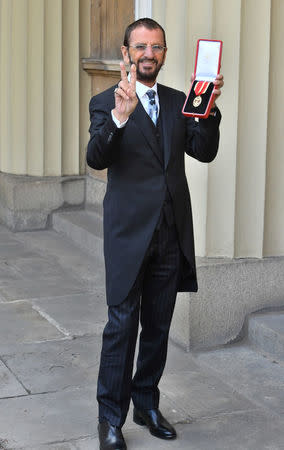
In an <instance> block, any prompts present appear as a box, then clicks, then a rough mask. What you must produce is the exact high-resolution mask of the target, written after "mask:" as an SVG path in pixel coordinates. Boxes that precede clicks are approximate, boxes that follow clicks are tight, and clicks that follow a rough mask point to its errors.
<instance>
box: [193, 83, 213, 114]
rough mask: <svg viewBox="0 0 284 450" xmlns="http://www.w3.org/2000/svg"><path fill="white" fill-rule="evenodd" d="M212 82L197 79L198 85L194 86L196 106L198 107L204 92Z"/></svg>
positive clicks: (194, 102) (194, 103)
mask: <svg viewBox="0 0 284 450" xmlns="http://www.w3.org/2000/svg"><path fill="white" fill-rule="evenodd" d="M209 84H210V81H197V83H196V85H195V86H194V92H195V94H196V97H195V98H194V100H193V102H192V104H193V106H194V107H195V108H197V107H198V106H199V105H201V103H202V97H201V95H202V94H205V92H206V91H207V89H208V86H209Z"/></svg>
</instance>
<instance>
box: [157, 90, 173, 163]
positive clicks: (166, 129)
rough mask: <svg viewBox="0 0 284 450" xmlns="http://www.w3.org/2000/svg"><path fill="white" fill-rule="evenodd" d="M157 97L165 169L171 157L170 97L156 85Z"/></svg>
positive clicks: (171, 118)
mask: <svg viewBox="0 0 284 450" xmlns="http://www.w3.org/2000/svg"><path fill="white" fill-rule="evenodd" d="M158 95H159V103H160V111H161V112H162V113H161V126H162V135H163V144H164V145H163V146H164V160H165V169H166V168H167V166H168V163H169V160H170V156H171V140H172V129H173V123H174V121H173V117H172V115H171V104H170V96H169V95H167V88H166V87H165V86H162V85H160V84H158Z"/></svg>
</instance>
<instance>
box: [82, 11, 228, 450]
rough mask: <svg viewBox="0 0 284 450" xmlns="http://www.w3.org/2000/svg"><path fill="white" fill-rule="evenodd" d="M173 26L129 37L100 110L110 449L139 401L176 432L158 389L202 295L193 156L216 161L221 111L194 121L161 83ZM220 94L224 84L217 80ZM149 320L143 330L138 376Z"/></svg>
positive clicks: (179, 95)
mask: <svg viewBox="0 0 284 450" xmlns="http://www.w3.org/2000/svg"><path fill="white" fill-rule="evenodd" d="M166 52H167V48H166V38H165V32H164V30H163V28H162V27H161V26H160V25H159V24H158V23H157V22H155V21H153V20H152V19H140V20H138V21H136V22H134V23H133V24H131V25H130V26H129V27H128V28H127V29H126V32H125V39H124V45H123V46H122V55H123V60H124V63H125V64H130V66H131V67H130V73H129V75H128V76H127V74H126V70H125V66H124V64H123V63H121V81H120V82H119V83H118V85H117V86H114V87H112V88H110V89H108V90H107V91H105V92H103V93H101V94H99V95H97V96H95V97H93V98H92V99H91V102H90V117H91V126H90V135H91V136H90V141H89V144H88V151H87V162H88V164H89V166H91V167H93V168H95V169H104V168H106V167H107V168H108V184H107V192H106V196H105V199H104V254H105V265H106V293H107V303H108V306H109V320H108V323H107V325H106V327H105V330H104V333H103V345H102V353H101V363H100V371H99V378H98V392H97V398H98V402H99V439H100V449H101V450H109V449H115V450H118V449H126V444H125V441H124V438H123V435H122V432H121V427H122V425H123V424H124V422H125V419H126V415H127V412H128V408H129V402H130V399H131V398H132V401H133V403H134V417H133V419H134V421H135V422H136V423H137V424H139V425H146V426H147V427H148V428H149V430H150V432H151V433H152V434H153V435H154V436H156V437H159V438H162V439H174V438H175V437H176V432H175V429H174V428H173V427H172V426H171V425H170V424H169V423H168V421H167V420H166V419H165V418H164V417H163V416H162V414H161V412H160V410H159V389H158V383H159V380H160V378H161V376H162V373H163V369H164V366H165V363H166V355H167V344H168V334H169V327H170V323H171V319H172V314H173V310H174V305H175V300H176V295H177V292H178V291H196V290H197V280H196V268H195V254H194V240H193V227H192V215H191V205H190V196H189V191H188V186H187V180H186V175H185V167H184V153H185V152H186V153H187V154H188V155H190V156H192V157H194V158H196V159H198V160H199V161H203V162H210V161H212V160H213V159H214V158H215V156H216V154H217V149H218V142H219V122H220V118H221V115H220V112H219V110H218V108H217V107H216V106H214V109H213V110H212V111H211V115H210V116H209V118H208V119H206V120H199V123H198V122H196V121H195V120H194V119H191V118H185V117H184V116H183V115H182V113H181V110H182V106H183V103H184V101H185V95H184V93H183V92H180V91H177V90H175V89H171V88H169V87H165V86H162V85H160V84H157V83H156V78H157V75H158V73H159V71H160V69H161V67H162V65H163V64H164V62H165V58H166ZM214 84H215V88H214V89H215V91H214V92H215V94H216V96H218V95H220V88H221V87H222V86H223V77H222V76H221V75H220V76H218V77H217V78H216V80H215V81H214ZM139 318H140V323H141V327H142V331H141V334H140V341H139V353H138V358H137V367H136V372H135V375H134V377H132V370H133V359H134V351H135V344H136V339H137V332H138V325H139Z"/></svg>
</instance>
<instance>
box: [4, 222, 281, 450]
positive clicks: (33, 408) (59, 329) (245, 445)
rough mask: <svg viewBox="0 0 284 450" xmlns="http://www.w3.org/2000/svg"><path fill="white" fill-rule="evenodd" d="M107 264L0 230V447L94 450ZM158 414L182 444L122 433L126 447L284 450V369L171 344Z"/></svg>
mask: <svg viewBox="0 0 284 450" xmlns="http://www.w3.org/2000/svg"><path fill="white" fill-rule="evenodd" d="M105 320H106V306H105V297H104V273H103V267H102V262H101V258H96V255H94V257H93V258H92V257H90V256H88V255H87V254H85V253H84V252H83V251H81V250H78V248H76V247H75V246H74V245H73V244H72V243H70V242H69V241H68V240H67V239H66V238H64V237H62V236H60V235H58V234H56V233H55V232H53V231H38V232H27V233H17V234H13V233H11V232H9V231H8V230H7V229H5V228H4V227H1V226H0V449H6V450H7V449H22V450H46V449H50V450H75V449H76V450H91V449H92V450H98V449H99V445H98V440H97V405H96V399H95V397H96V377H97V372H98V363H99V352H100V345H101V333H102V330H103V326H104V322H105ZM160 387H161V409H162V411H163V413H164V414H165V416H167V418H168V419H169V420H170V421H172V422H173V423H174V424H176V428H177V432H178V439H177V440H176V441H173V442H164V441H161V440H159V439H156V438H154V437H152V436H151V435H150V434H149V433H148V431H147V429H145V428H141V427H139V426H137V425H135V424H134V423H133V422H132V420H131V410H130V413H129V416H128V419H127V422H126V424H125V426H124V429H123V430H124V434H125V438H126V441H127V445H128V448H129V450H131V449H133V450H144V449H147V450H156V449H157V450H159V449H161V450H162V449H163V450H166V449H171V448H173V449H188V450H223V449H224V450H264V449H267V450H280V449H284V364H283V362H281V361H276V360H273V359H271V358H269V357H268V356H267V355H261V354H259V353H256V352H255V351H253V349H251V348H249V347H248V346H246V345H245V344H239V345H234V346H227V347H225V348H222V349H218V350H214V351H207V352H200V353H195V354H192V353H191V354H187V353H184V352H183V351H182V350H181V349H179V348H177V347H175V346H174V345H173V344H170V346H169V356H168V363H167V367H166V370H165V374H164V376H163V379H162V382H161V385H160Z"/></svg>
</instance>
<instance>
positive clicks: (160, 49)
mask: <svg viewBox="0 0 284 450" xmlns="http://www.w3.org/2000/svg"><path fill="white" fill-rule="evenodd" d="M148 46H149V47H151V49H152V52H153V53H156V54H157V53H162V52H163V51H164V50H165V49H166V47H163V46H162V45H158V44H154V45H147V44H136V45H129V46H128V47H131V48H133V49H134V50H135V51H136V52H141V53H142V52H143V53H144V52H145V51H146V49H147V47H148Z"/></svg>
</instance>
